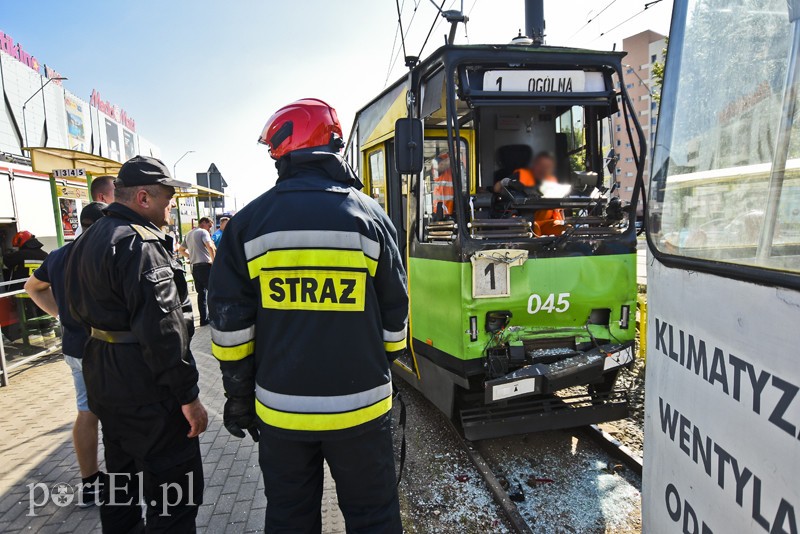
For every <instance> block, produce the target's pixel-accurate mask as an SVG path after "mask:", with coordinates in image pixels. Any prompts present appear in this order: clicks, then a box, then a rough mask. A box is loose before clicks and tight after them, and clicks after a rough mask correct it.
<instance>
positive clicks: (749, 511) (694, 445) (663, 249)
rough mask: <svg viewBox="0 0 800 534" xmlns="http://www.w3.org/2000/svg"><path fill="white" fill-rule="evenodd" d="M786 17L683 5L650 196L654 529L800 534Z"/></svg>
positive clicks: (721, 5) (796, 237) (735, 5)
mask: <svg viewBox="0 0 800 534" xmlns="http://www.w3.org/2000/svg"><path fill="white" fill-rule="evenodd" d="M788 4H789V6H788V9H787V2H786V0H760V1H758V2H752V1H748V0H738V1H735V0H692V1H688V2H675V6H674V13H673V19H672V28H671V32H670V41H669V51H668V55H667V63H666V74H665V77H664V87H663V92H662V100H661V108H660V113H659V121H660V123H659V127H658V132H657V136H656V146H655V151H654V154H653V169H652V173H651V175H652V179H651V183H650V187H649V205H648V210H649V221H648V225H647V227H648V234H647V237H648V244H649V247H650V251H651V252H652V254H653V256H654V261H653V262H652V263H651V264H650V265H648V269H647V290H648V291H647V300H648V314H647V316H648V324H647V370H646V384H647V395H646V401H645V442H644V443H645V450H644V462H645V467H644V478H643V496H642V497H643V516H644V517H643V519H644V524H643V531H644V532H648V533H657V534H658V533H698V534H700V533H712V532H713V533H728V532H770V533H777V532H785V533H796V532H798V528H799V526H800V482H799V481H800V348H798V346H799V344H798V341H800V337H799V336H798V325H800V196H798V195H797V194H796V193H795V192H796V191H797V190H798V188H800V131H798V126H797V125H796V124H793V118H794V117H795V115H796V114H797V113H798V111H800V110H798V109H797V106H798V102H797V99H798V94H800V93H798V92H797V90H798V78H800V67H798V53H799V52H800V23H799V22H798V21H797V20H796V17H798V16H800V1H798V0H792V1H789V2H788ZM744 27H748V28H758V30H757V31H745V32H743V31H742V28H744Z"/></svg>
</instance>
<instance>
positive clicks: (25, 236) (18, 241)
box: [11, 230, 33, 248]
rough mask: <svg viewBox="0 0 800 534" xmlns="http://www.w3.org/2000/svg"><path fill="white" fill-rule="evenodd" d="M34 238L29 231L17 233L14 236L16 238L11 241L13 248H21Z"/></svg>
mask: <svg viewBox="0 0 800 534" xmlns="http://www.w3.org/2000/svg"><path fill="white" fill-rule="evenodd" d="M32 237H33V234H32V233H30V232H29V231H27V230H23V231H22V232H17V233H16V234H14V237H13V238H12V239H11V246H13V247H16V248H19V247H21V246H22V245H24V244H25V243H27V242H28V240H29V239H30V238H32Z"/></svg>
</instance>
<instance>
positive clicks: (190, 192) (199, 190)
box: [175, 184, 227, 198]
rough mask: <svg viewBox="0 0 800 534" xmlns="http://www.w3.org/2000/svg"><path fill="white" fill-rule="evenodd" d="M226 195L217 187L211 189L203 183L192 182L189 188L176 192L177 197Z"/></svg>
mask: <svg viewBox="0 0 800 534" xmlns="http://www.w3.org/2000/svg"><path fill="white" fill-rule="evenodd" d="M224 196H227V195H225V193H223V192H222V191H217V190H216V189H209V188H208V187H203V186H202V185H197V184H192V185H191V186H190V187H189V188H188V189H185V190H183V191H178V192H177V193H176V194H175V197H176V198H194V197H199V198H209V197H210V198H222V197H224Z"/></svg>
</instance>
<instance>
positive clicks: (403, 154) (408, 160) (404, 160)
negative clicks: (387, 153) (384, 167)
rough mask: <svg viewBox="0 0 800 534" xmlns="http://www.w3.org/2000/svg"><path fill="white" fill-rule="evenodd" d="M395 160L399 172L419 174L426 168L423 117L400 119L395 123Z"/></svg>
mask: <svg viewBox="0 0 800 534" xmlns="http://www.w3.org/2000/svg"><path fill="white" fill-rule="evenodd" d="M394 135H395V139H394V161H395V167H397V172H398V173H399V174H419V173H421V172H422V169H423V168H424V160H423V156H424V154H423V152H422V146H423V142H424V130H423V126H422V120H421V119H412V118H410V117H409V118H405V119H398V120H397V122H395V123H394Z"/></svg>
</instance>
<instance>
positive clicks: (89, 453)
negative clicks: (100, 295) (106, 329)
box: [25, 202, 108, 506]
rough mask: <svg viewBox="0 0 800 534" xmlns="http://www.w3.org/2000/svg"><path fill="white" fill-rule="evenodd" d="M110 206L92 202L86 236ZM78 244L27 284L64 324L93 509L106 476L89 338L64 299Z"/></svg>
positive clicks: (78, 448) (84, 499)
mask: <svg viewBox="0 0 800 534" xmlns="http://www.w3.org/2000/svg"><path fill="white" fill-rule="evenodd" d="M107 207H108V206H107V205H106V204H104V203H102V202H92V203H90V204H88V205H87V206H86V207H85V208H83V210H81V216H80V223H81V229H82V230H83V231H84V232H85V231H86V230H88V229H89V227H90V226H92V224H94V223H96V222H97V221H99V220H100V219H101V218H102V217H103V215H104V213H103V210H105V209H106V208H107ZM74 244H75V241H70V242H69V243H67V244H66V245H64V246H63V247H61V248H58V249H56V250H54V251H52V252H51V253H50V254H48V255H47V257H46V258H45V260H44V262H43V263H42V265H41V266H40V267H39V268H38V269H36V271H34V273H33V276H31V277H30V278H28V281H27V282H25V291H26V292H27V293H28V295H30V297H31V300H33V302H35V303H36V305H37V306H39V308H41V309H43V310H44V311H46V312H47V313H49V314H50V315H52V316H53V317H58V318H59V319H60V321H61V327H62V330H63V335H62V336H61V348H62V352H63V353H64V361H65V362H66V363H67V365H69V367H70V369H71V370H72V380H73V382H74V383H75V399H76V401H77V405H78V417H77V418H76V419H75V424H74V425H73V426H72V444H73V446H74V447H75V456H76V457H77V458H78V468H79V469H80V472H81V486H80V490H81V493H80V494H79V496H78V497H79V499H78V504H79V505H80V506H92V505H93V504H98V502H99V497H100V496H99V488H100V483H101V482H102V480H101V478H102V476H103V473H101V472H100V468H99V467H98V462H97V416H96V415H95V414H93V413H92V412H91V410H89V402H88V400H87V398H86V383H85V382H84V380H83V368H82V361H83V360H82V356H83V347H84V345H86V340H87V339H88V335H87V334H86V331H85V330H84V328H83V326H82V325H81V324H80V323H79V322H78V321H76V320H75V319H74V318H73V317H72V316H71V315H70V312H69V303H68V302H67V298H66V296H65V291H66V290H65V285H66V284H65V280H64V271H65V269H66V264H67V258H69V253H70V251H71V250H72V246H73V245H74Z"/></svg>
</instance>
